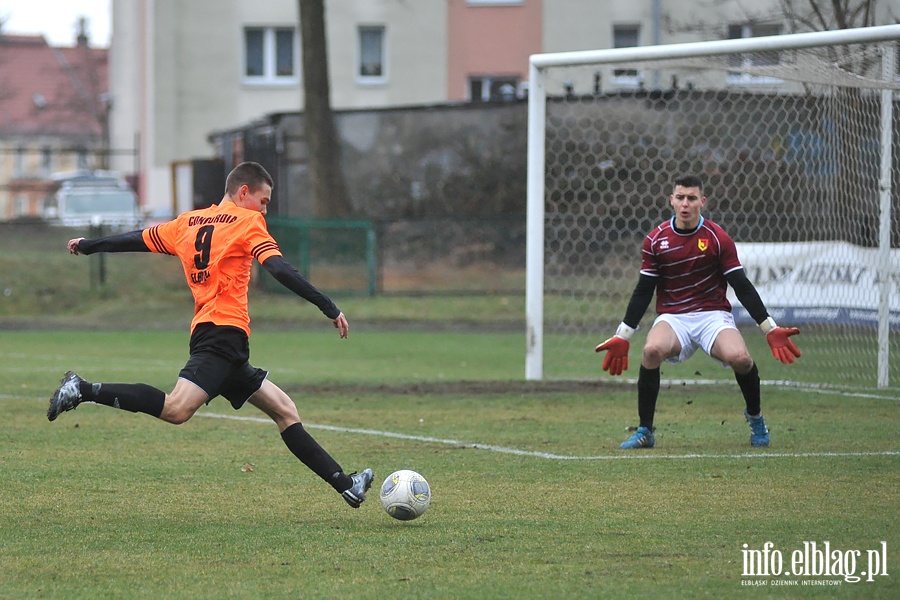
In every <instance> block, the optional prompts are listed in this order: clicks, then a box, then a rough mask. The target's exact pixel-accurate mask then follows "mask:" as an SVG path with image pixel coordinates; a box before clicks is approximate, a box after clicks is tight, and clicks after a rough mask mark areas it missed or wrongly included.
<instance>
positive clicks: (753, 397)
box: [734, 363, 762, 417]
mask: <svg viewBox="0 0 900 600" xmlns="http://www.w3.org/2000/svg"><path fill="white" fill-rule="evenodd" d="M734 378H735V379H736V380H737V382H738V385H739V386H740V388H741V393H742V394H744V402H745V403H746V404H747V414H748V415H751V416H754V417H755V416H756V415H758V414H760V412H761V410H762V409H761V407H760V404H761V401H760V394H759V369H758V368H756V363H753V368H752V369H750V371H749V372H747V373H746V374H744V375H739V374H738V372H737V371H735V373H734Z"/></svg>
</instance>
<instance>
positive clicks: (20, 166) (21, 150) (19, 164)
mask: <svg viewBox="0 0 900 600" xmlns="http://www.w3.org/2000/svg"><path fill="white" fill-rule="evenodd" d="M23 175H25V146H17V147H16V153H15V154H14V155H13V177H22V176H23Z"/></svg>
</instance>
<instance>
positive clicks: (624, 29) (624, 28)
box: [613, 25, 641, 83]
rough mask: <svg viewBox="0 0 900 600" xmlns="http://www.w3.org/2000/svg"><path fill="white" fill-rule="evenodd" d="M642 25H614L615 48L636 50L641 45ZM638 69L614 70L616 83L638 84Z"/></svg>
mask: <svg viewBox="0 0 900 600" xmlns="http://www.w3.org/2000/svg"><path fill="white" fill-rule="evenodd" d="M640 35H641V26H640V25H613V48H635V47H637V46H640V45H641V38H640ZM639 75H640V74H639V73H638V71H637V69H613V78H614V80H615V81H616V83H637V81H638V78H639Z"/></svg>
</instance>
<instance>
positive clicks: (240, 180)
mask: <svg viewBox="0 0 900 600" xmlns="http://www.w3.org/2000/svg"><path fill="white" fill-rule="evenodd" d="M263 184H268V185H269V187H275V182H274V181H273V180H272V176H271V175H269V172H268V171H266V169H265V167H263V166H262V165H261V164H259V163H255V162H251V161H247V162H242V163H241V164H239V165H238V166H236V167H235V168H233V169H232V170H231V173H229V174H228V177H227V178H226V179H225V193H226V194H228V195H229V196H233V195H234V194H236V193H237V191H238V190H239V189H241V186H242V185H246V186H247V187H249V188H250V191H251V192H255V191H257V190H259V188H261V187H262V186H263Z"/></svg>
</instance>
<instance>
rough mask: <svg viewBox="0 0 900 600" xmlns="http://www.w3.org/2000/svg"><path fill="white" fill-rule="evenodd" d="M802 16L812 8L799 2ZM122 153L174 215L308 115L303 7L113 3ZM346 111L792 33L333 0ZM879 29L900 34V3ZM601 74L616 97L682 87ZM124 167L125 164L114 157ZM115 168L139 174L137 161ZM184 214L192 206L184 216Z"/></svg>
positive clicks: (628, 0)
mask: <svg viewBox="0 0 900 600" xmlns="http://www.w3.org/2000/svg"><path fill="white" fill-rule="evenodd" d="M798 4H799V3H798ZM112 5H113V35H112V45H111V47H110V54H109V78H110V93H111V97H112V107H113V108H112V111H111V115H110V118H111V121H110V131H111V145H112V147H114V148H131V147H134V146H135V145H137V148H136V149H137V150H138V153H139V156H140V178H139V181H140V190H139V191H140V195H141V198H142V202H143V203H144V206H145V207H146V208H148V209H154V208H162V209H166V208H169V207H173V196H174V194H173V176H172V173H173V165H174V164H177V163H180V162H183V161H189V160H192V159H197V158H206V157H212V156H213V155H214V149H213V148H212V147H211V145H210V143H209V141H208V136H209V134H210V133H211V132H213V131H217V130H223V129H228V128H234V127H237V126H240V125H242V124H246V123H251V122H253V121H254V120H257V119H259V118H260V117H262V116H263V115H266V114H272V113H279V112H296V111H301V110H302V109H303V89H302V76H301V60H300V43H299V42H300V40H299V28H298V18H299V17H298V12H297V11H298V7H297V3H296V2H288V1H283V0H278V1H275V0H254V1H251V0H142V1H135V0H113V3H112ZM325 5H326V28H327V32H326V34H327V39H328V53H329V54H328V61H329V71H330V81H331V100H332V105H333V106H334V108H335V109H338V110H342V109H365V108H370V107H373V108H381V107H394V106H405V105H429V104H443V103H454V102H485V101H503V100H513V99H516V98H522V97H524V95H525V94H527V85H528V81H527V78H528V57H529V56H530V55H531V54H535V53H542V52H562V51H570V50H589V49H599V48H615V47H627V46H647V45H653V44H671V43H680V42H689V41H705V40H717V39H726V38H734V37H752V36H759V35H772V34H777V33H787V32H789V30H788V29H787V28H788V27H789V25H788V23H789V22H788V21H787V20H786V18H785V15H784V10H783V7H782V5H783V3H782V2H780V1H779V0H677V1H676V0H326V2H325ZM877 11H878V13H877V14H876V18H875V24H888V23H896V22H898V16H900V0H882V1H881V2H879V3H878V4H877ZM655 77H656V75H655V74H654V73H641V72H636V71H624V72H622V71H619V72H604V73H600V74H599V76H598V78H597V82H598V84H599V85H602V86H603V88H604V89H617V88H627V87H636V86H644V87H646V88H649V89H653V88H656V87H658V86H664V85H668V82H660V81H657V80H655V79H654V78H655ZM113 159H114V160H115V157H113ZM120 161H121V164H118V165H115V164H114V165H113V166H114V167H116V168H118V169H119V170H122V171H124V172H128V171H129V170H132V168H133V166H132V164H133V161H130V160H125V159H120ZM174 208H176V209H180V208H181V207H174Z"/></svg>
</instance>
